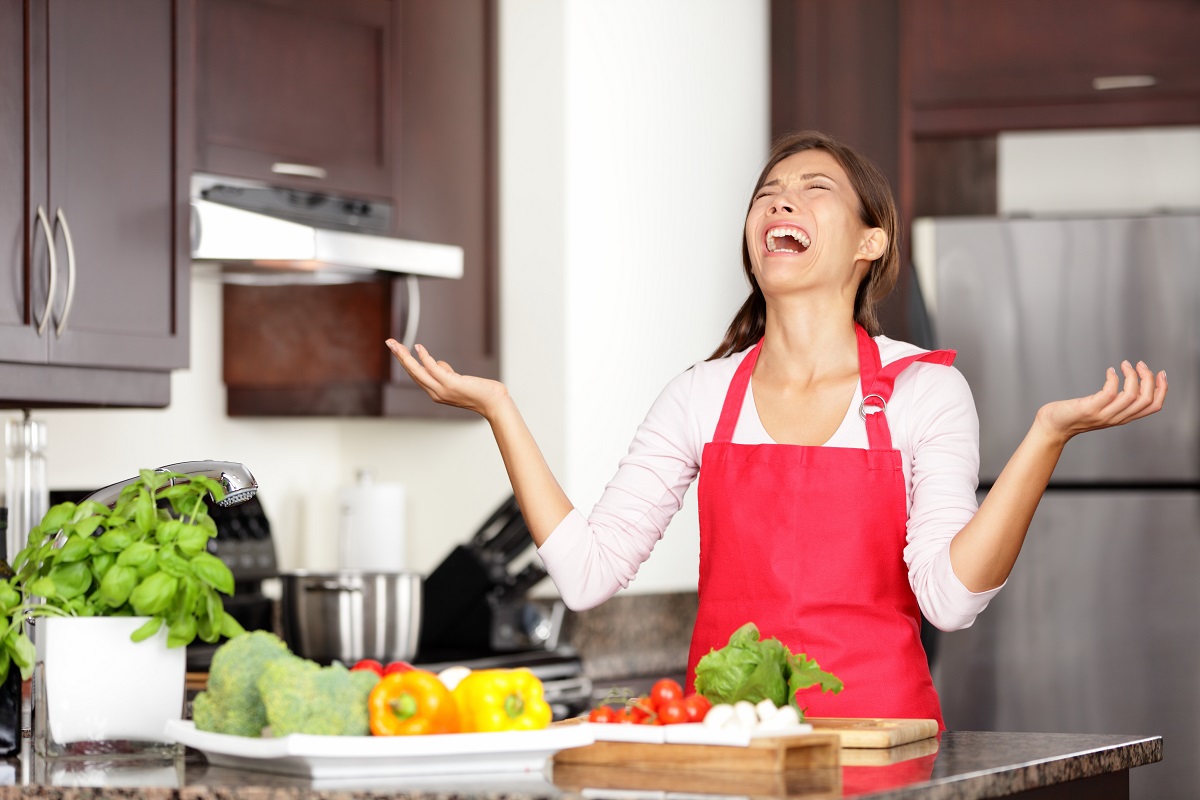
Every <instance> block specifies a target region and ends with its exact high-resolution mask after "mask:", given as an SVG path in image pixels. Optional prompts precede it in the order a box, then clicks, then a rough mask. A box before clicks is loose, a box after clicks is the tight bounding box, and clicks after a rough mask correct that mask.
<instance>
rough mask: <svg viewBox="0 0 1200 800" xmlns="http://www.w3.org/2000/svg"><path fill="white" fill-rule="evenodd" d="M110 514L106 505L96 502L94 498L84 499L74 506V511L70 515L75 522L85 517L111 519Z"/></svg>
mask: <svg viewBox="0 0 1200 800" xmlns="http://www.w3.org/2000/svg"><path fill="white" fill-rule="evenodd" d="M112 516H113V515H112V512H111V511H109V508H108V506H106V505H104V504H103V503H97V502H96V501H95V500H85V501H84V502H82V503H80V504H79V505H78V506H76V507H75V513H74V514H73V515H72V519H74V520H75V521H76V522H79V521H80V520H82V519H84V518H85V517H100V518H101V519H112Z"/></svg>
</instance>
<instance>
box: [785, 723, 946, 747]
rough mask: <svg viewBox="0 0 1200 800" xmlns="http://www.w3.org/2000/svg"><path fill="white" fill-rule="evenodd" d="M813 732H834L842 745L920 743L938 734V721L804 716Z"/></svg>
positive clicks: (868, 745)
mask: <svg viewBox="0 0 1200 800" xmlns="http://www.w3.org/2000/svg"><path fill="white" fill-rule="evenodd" d="M804 721H805V722H807V723H809V724H810V725H812V726H813V733H831V734H834V735H836V736H837V737H838V739H839V741H840V743H841V746H842V747H848V748H857V747H863V748H886V747H898V746H899V745H902V744H908V743H909V742H919V741H921V740H922V739H929V738H931V737H933V736H937V733H938V724H937V720H933V719H869V718H868V719H851V718H836V717H805V718H804Z"/></svg>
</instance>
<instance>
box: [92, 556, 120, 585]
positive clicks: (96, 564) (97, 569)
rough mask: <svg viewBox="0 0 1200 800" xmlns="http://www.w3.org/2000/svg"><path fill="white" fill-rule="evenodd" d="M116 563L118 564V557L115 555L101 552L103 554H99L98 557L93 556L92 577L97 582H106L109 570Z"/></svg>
mask: <svg viewBox="0 0 1200 800" xmlns="http://www.w3.org/2000/svg"><path fill="white" fill-rule="evenodd" d="M115 563H117V557H116V556H115V555H113V554H112V553H105V552H103V551H101V552H99V553H97V554H96V555H94V556H92V560H91V569H92V577H94V578H95V579H96V580H97V581H102V580H104V576H105V575H106V574H107V573H108V570H109V569H110V568H111V567H112V565H113V564H115Z"/></svg>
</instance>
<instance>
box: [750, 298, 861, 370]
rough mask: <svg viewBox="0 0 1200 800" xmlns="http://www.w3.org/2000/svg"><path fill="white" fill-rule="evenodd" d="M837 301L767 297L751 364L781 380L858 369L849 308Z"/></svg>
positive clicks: (851, 310)
mask: <svg viewBox="0 0 1200 800" xmlns="http://www.w3.org/2000/svg"><path fill="white" fill-rule="evenodd" d="M842 306H843V304H841V303H830V302H825V303H818V302H810V301H809V298H802V299H793V300H792V301H790V302H775V303H772V302H770V301H768V303H767V318H766V330H765V332H764V335H763V348H762V352H761V353H760V354H759V359H758V364H757V365H756V367H755V371H756V372H757V371H758V369H759V368H762V369H765V370H767V371H769V372H770V373H771V374H772V375H774V376H777V377H779V378H782V379H783V380H785V381H789V382H790V381H793V380H796V381H802V382H811V381H814V380H821V379H822V378H824V377H827V376H830V375H840V374H844V373H845V372H847V371H849V370H853V371H855V372H857V370H858V338H857V332H856V329H855V325H854V317H853V308H849V309H848V308H844V307H842Z"/></svg>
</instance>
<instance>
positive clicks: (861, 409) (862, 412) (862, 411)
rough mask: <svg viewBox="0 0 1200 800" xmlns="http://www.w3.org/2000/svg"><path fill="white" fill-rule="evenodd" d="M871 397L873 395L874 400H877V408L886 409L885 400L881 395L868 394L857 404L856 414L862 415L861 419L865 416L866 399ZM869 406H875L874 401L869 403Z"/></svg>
mask: <svg viewBox="0 0 1200 800" xmlns="http://www.w3.org/2000/svg"><path fill="white" fill-rule="evenodd" d="M872 397H874V398H875V399H876V400H878V401H879V410H880V411H886V410H887V400H884V399H883V398H882V397H880V396H879V395H877V394H869V395H867V396H866V397H864V398H863V399H862V402H861V403H859V404H858V415H859V416H860V417H862V418H863V419H866V418H867V401H868V400H870V399H871V398H872ZM871 408H875V404H874V403H872V404H871ZM871 413H875V412H871Z"/></svg>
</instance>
